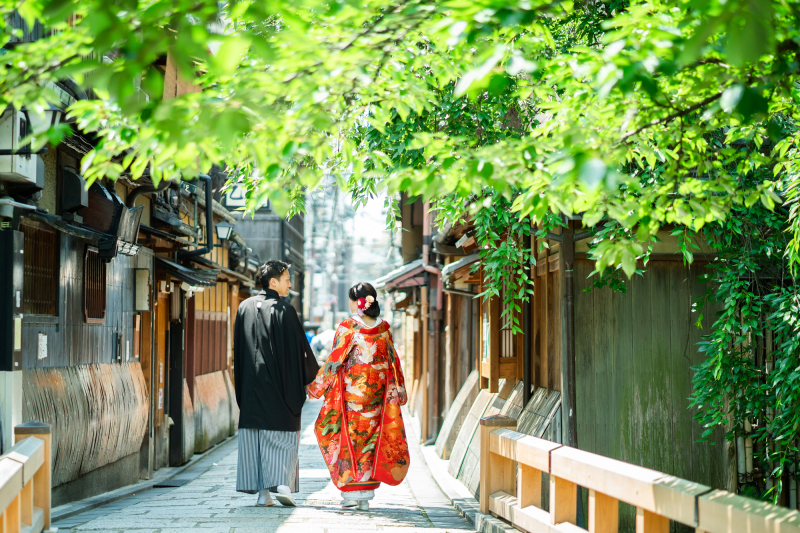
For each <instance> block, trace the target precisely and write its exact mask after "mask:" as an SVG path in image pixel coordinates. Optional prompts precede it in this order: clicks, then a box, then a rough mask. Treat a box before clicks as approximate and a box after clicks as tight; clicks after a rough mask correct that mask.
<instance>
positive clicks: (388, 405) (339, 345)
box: [308, 283, 409, 511]
mask: <svg viewBox="0 0 800 533" xmlns="http://www.w3.org/2000/svg"><path fill="white" fill-rule="evenodd" d="M348 296H349V297H350V310H351V311H352V312H353V316H352V317H351V318H348V319H346V320H344V321H342V323H341V324H339V328H338V329H337V330H336V336H335V337H334V340H333V350H332V351H331V354H330V356H329V357H328V361H327V362H326V363H325V366H324V367H323V368H321V369H320V371H319V373H318V374H317V379H316V380H315V381H314V382H313V383H312V384H311V385H309V387H308V392H309V395H310V396H312V397H314V398H320V397H322V396H325V404H324V406H323V407H322V410H321V411H320V413H319V417H318V418H317V423H316V425H315V426H314V432H315V433H316V435H317V441H318V442H319V447H320V450H321V451H322V456H323V457H324V459H325V464H327V465H328V470H329V471H330V474H331V479H332V480H333V484H334V485H336V487H338V488H339V490H341V491H342V496H343V498H344V501H342V507H345V508H349V507H358V508H359V509H360V510H362V511H365V510H367V509H369V500H371V499H372V498H374V497H375V489H377V488H378V487H379V486H380V484H381V483H386V484H388V485H398V484H400V483H401V482H402V481H403V479H404V478H405V476H406V473H407V472H408V466H409V454H408V443H407V442H406V432H405V427H404V426H403V417H402V415H401V413H400V406H401V405H405V403H406V401H407V399H408V398H407V395H406V390H405V382H404V380H403V371H402V370H401V368H400V361H399V360H398V358H397V353H396V352H395V349H394V344H393V343H392V335H391V333H390V332H389V329H390V327H389V324H388V323H387V322H385V321H382V320H381V319H380V305H378V301H377V296H378V295H377V293H376V292H375V288H374V287H373V286H372V285H370V284H369V283H359V284H357V285H354V286H353V287H351V288H350V291H349V293H348Z"/></svg>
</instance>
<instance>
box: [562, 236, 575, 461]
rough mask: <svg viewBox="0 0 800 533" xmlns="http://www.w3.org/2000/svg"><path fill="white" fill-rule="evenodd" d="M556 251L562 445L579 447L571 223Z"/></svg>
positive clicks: (573, 261)
mask: <svg viewBox="0 0 800 533" xmlns="http://www.w3.org/2000/svg"><path fill="white" fill-rule="evenodd" d="M561 236H562V242H561V251H560V252H559V254H558V255H559V261H560V262H559V269H560V270H561V276H559V279H560V284H561V285H560V287H559V294H560V296H561V301H562V302H563V305H562V306H561V413H562V415H561V418H562V429H561V433H562V439H563V440H562V442H563V443H564V445H566V446H571V447H573V448H577V447H578V423H577V416H578V413H577V405H576V403H577V402H576V395H575V394H576V393H575V309H574V306H575V302H574V298H575V295H574V289H575V287H574V284H573V268H574V264H575V234H574V229H573V227H572V222H571V221H567V227H565V228H563V229H562V232H561Z"/></svg>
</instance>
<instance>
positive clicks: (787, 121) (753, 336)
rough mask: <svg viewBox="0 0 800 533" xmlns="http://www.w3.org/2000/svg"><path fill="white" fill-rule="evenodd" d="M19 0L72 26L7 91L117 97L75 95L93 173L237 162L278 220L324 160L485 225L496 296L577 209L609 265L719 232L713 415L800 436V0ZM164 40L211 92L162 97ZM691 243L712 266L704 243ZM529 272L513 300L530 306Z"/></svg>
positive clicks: (27, 50)
mask: <svg viewBox="0 0 800 533" xmlns="http://www.w3.org/2000/svg"><path fill="white" fill-rule="evenodd" d="M1 5H2V10H3V13H4V14H9V13H11V12H12V11H13V10H16V11H18V12H19V14H20V15H21V16H22V17H24V18H25V19H26V20H27V21H28V24H29V25H32V24H33V23H34V21H35V20H39V21H42V22H43V23H44V24H45V25H46V26H47V27H48V28H49V29H51V30H52V31H51V32H50V33H49V34H48V35H49V36H47V37H46V38H45V39H43V40H40V41H38V42H35V43H26V44H17V45H13V44H11V43H10V41H11V40H12V37H13V35H14V34H15V32H17V33H19V31H18V30H13V29H12V28H11V27H10V26H9V24H8V21H7V20H6V19H5V17H4V19H3V20H6V22H0V26H2V29H3V32H2V35H3V39H4V41H3V44H4V45H6V53H5V55H4V65H5V69H4V71H3V74H2V76H0V105H2V106H9V105H10V106H14V107H17V108H21V107H23V106H25V107H27V108H28V109H30V110H33V111H34V112H37V111H40V110H41V109H43V106H44V104H45V102H46V101H48V100H53V99H54V95H53V94H52V92H51V90H50V89H48V85H47V82H54V81H57V80H60V79H64V78H65V77H67V76H70V77H72V78H74V79H75V80H77V81H78V82H79V83H81V84H82V85H84V86H85V87H91V88H93V90H94V92H95V94H96V95H98V96H99V97H100V98H98V99H91V100H81V101H79V102H77V103H75V104H74V105H73V106H72V108H71V109H70V112H71V115H72V116H73V117H74V118H75V119H76V120H77V125H78V127H79V128H80V129H81V130H83V131H84V132H87V133H93V134H95V135H97V136H98V138H99V139H100V143H99V144H98V146H97V148H96V149H95V150H94V151H93V152H91V153H90V154H89V155H88V156H87V157H86V158H85V159H84V161H83V171H84V173H85V175H86V176H87V177H88V178H89V179H96V178H99V177H111V178H116V177H118V176H120V175H122V174H129V175H131V176H132V177H133V178H134V179H135V178H137V177H139V176H140V175H141V174H142V172H143V171H144V170H145V168H150V169H151V175H152V176H153V179H155V180H159V179H162V178H173V177H176V176H183V177H186V178H191V177H193V176H195V175H197V174H198V173H200V172H205V171H207V170H208V169H209V168H210V166H211V165H213V164H217V165H220V166H222V167H223V168H225V169H227V171H228V172H229V175H230V176H231V181H235V182H238V183H239V184H240V185H241V186H243V187H245V189H246V190H247V191H248V199H249V206H250V208H253V207H255V206H256V205H258V204H260V203H263V202H264V201H265V200H267V199H269V200H271V201H272V203H273V205H275V206H277V207H278V208H279V209H284V210H291V209H292V208H297V207H298V206H301V205H302V193H303V191H304V190H307V189H308V188H313V187H316V186H317V184H318V183H319V179H320V176H322V175H323V174H325V173H332V174H334V175H336V176H337V177H338V179H339V182H340V184H341V185H342V187H343V188H346V189H348V190H349V191H350V192H351V194H353V196H354V197H355V198H356V200H357V201H365V200H366V199H367V198H369V197H370V196H371V195H373V194H374V193H375V192H377V191H378V190H379V189H382V188H384V187H388V188H389V190H390V191H391V192H392V193H396V192H399V191H405V192H406V193H408V194H410V195H422V196H424V197H426V198H428V199H431V200H433V201H434V202H435V204H436V206H437V207H438V208H439V212H440V214H441V216H442V217H444V218H449V219H451V220H456V219H459V218H461V217H463V216H465V215H467V214H470V213H471V214H473V215H475V218H474V219H475V221H476V224H477V228H478V231H479V235H480V237H481V241H482V243H483V244H484V245H485V246H484V251H483V252H482V253H483V254H484V263H485V264H486V265H494V266H493V267H492V268H490V270H493V271H494V272H495V273H496V275H495V276H493V283H494V285H491V284H490V287H489V290H490V292H492V293H493V294H497V293H498V290H499V284H500V283H501V282H503V281H504V280H505V281H508V280H509V279H510V278H509V277H508V276H506V277H505V278H504V277H503V276H504V275H503V274H502V273H503V272H508V271H509V270H510V272H511V273H512V274H514V275H516V279H517V280H520V279H521V280H523V282H524V279H525V278H524V275H525V274H524V269H520V264H522V263H525V262H528V261H530V260H532V257H533V252H532V251H531V250H529V249H527V248H526V245H525V239H519V238H518V237H519V236H520V235H522V236H525V235H528V234H529V233H530V231H531V223H532V222H535V223H537V224H543V227H544V228H545V229H546V228H552V227H554V226H555V225H558V224H559V223H560V219H559V217H558V216H557V215H560V214H574V213H580V214H582V217H583V222H584V224H585V225H586V226H587V227H598V226H597V224H598V223H599V222H601V221H602V222H603V226H602V230H599V231H598V232H597V233H596V234H595V235H594V237H595V238H594V240H593V242H592V253H593V254H594V257H595V258H596V259H597V265H598V270H599V271H604V270H605V272H606V274H605V275H606V276H608V272H609V271H610V272H611V277H612V278H614V276H616V273H618V272H620V271H623V272H624V273H625V274H627V275H628V276H631V275H634V273H635V272H636V264H637V259H643V258H644V259H646V258H647V253H648V248H649V245H650V244H651V243H652V242H653V239H654V238H655V236H656V235H657V233H658V231H659V230H660V229H663V228H664V227H671V228H673V231H675V232H676V233H677V234H679V235H680V236H681V238H682V242H684V243H688V242H691V239H689V238H688V237H689V236H690V235H692V234H694V233H700V234H703V235H705V236H706V238H707V240H708V242H709V243H711V244H712V245H713V246H714V247H715V250H716V251H717V252H718V254H719V256H720V261H719V263H718V264H717V265H716V268H715V270H714V273H713V275H712V276H711V279H712V280H713V281H715V282H716V283H718V285H717V287H718V290H716V292H715V291H714V290H712V291H710V295H709V298H710V300H711V301H712V302H715V303H716V304H721V305H722V306H723V308H724V311H723V313H722V314H721V315H720V318H719V320H718V323H717V325H716V327H715V331H714V334H713V335H712V336H711V337H709V338H708V339H707V354H708V364H707V365H705V366H704V367H703V368H700V369H698V373H697V377H696V380H695V385H696V394H695V398H694V399H695V403H696V405H697V407H698V408H700V419H701V422H702V423H703V424H704V425H705V426H706V427H707V428H709V430H710V429H711V428H713V427H715V426H718V425H724V424H728V427H729V428H732V429H731V432H732V433H731V434H733V433H734V432H737V431H742V428H744V427H745V421H748V420H755V419H757V418H758V419H763V420H765V422H764V423H763V424H762V425H761V426H760V427H761V428H762V431H761V433H760V438H762V439H764V442H766V443H770V442H774V441H775V439H776V438H778V437H780V439H783V441H787V442H788V441H790V440H792V439H793V438H794V437H796V434H797V431H798V425H797V424H798V422H796V418H797V415H796V413H798V412H800V395H799V396H798V397H797V398H795V394H794V393H793V392H792V391H793V390H794V388H789V389H786V383H787V381H786V380H789V381H792V380H796V379H798V375H800V370H798V369H800V358H799V356H798V353H797V352H798V347H797V343H796V342H795V343H794V344H793V343H792V342H790V339H791V338H794V339H796V338H797V335H798V333H800V326H799V325H798V324H797V318H796V317H797V316H798V312H797V309H798V305H799V304H798V302H799V301H800V299H799V298H800V297H798V291H797V289H796V283H795V278H794V272H795V265H797V264H798V262H800V217H798V210H799V209H800V208H798V205H800V178H799V177H798V176H800V168H798V165H800V158H798V140H800V133H798V128H797V126H796V123H797V120H798V103H800V91H798V88H797V76H798V68H800V59H799V58H798V51H799V50H800V24H799V23H798V22H800V21H798V15H800V11H799V10H798V4H796V3H794V2H791V1H789V0H682V1H678V2H668V1H665V0H653V1H650V2H644V1H621V0H607V1H593V0H587V1H585V2H571V1H559V0H521V1H510V0H400V1H391V2H390V1H387V0H347V1H345V0H326V1H319V0H305V1H300V2H281V1H266V2H258V1H251V0H231V1H230V2H228V3H227V4H224V5H223V6H222V7H221V8H220V7H219V5H218V3H217V2H216V1H211V0H192V1H188V0H170V1H165V0H142V1H138V0H115V1H112V2H108V1H100V0H80V1H78V0H25V1H24V2H22V3H19V2H16V1H15V2H12V1H9V0H2V4H1ZM167 55H168V56H169V57H170V61H174V62H175V64H176V65H177V67H178V69H179V71H180V73H181V75H182V77H183V78H184V79H186V80H191V81H192V82H193V83H196V84H197V85H198V86H199V87H200V88H201V89H202V91H199V92H194V93H191V94H185V95H182V96H179V97H176V98H170V99H163V98H162V92H163V86H164V75H163V71H162V70H161V69H160V68H158V66H157V64H158V63H159V61H162V62H163V58H164V57H165V56H167ZM140 88H141V90H140ZM143 95H144V96H143ZM37 133H39V135H37V139H36V142H37V143H38V144H43V143H45V142H47V141H50V142H58V140H59V139H60V138H61V137H62V136H63V135H65V134H68V128H66V127H62V128H60V129H57V130H55V131H49V132H47V134H46V135H42V134H41V133H42V132H37ZM509 213H514V215H513V216H510V215H509ZM732 215H733V216H732ZM389 218H390V219H391V218H393V217H392V216H391V214H390V217H389ZM540 231H544V230H540ZM759 239H760V240H759ZM683 253H684V256H685V258H686V260H687V261H691V260H692V253H693V250H692V249H691V247H690V246H689V245H684V246H683ZM764 254H766V258H764V257H763V256H764ZM609 267H611V268H609ZM764 272H768V273H769V274H768V275H766V274H764ZM754 273H758V275H754ZM512 277H513V276H512ZM756 278H757V279H756ZM523 282H517V283H518V285H516V286H514V287H512V290H511V291H510V294H512V296H513V295H517V296H523V297H524V295H525V294H526V289H525V284H524V283H523ZM607 282H609V279H608V278H606V279H605V280H601V282H600V284H605V283H607ZM611 282H612V286H615V287H617V288H621V286H622V285H623V282H622V281H621V279H612V280H611ZM755 301H758V302H760V303H759V305H762V304H763V308H762V307H759V308H758V309H755V308H754V307H753V305H754V303H753V302H755ZM787 317H788V318H787ZM765 320H768V321H769V322H770V324H771V326H770V327H771V328H772V331H774V332H776V333H775V334H776V335H777V337H775V339H784V341H785V342H784V343H783V344H780V346H782V348H781V349H780V350H776V351H775V353H776V354H778V355H776V357H778V359H779V361H778V360H777V359H776V360H773V361H772V363H770V364H774V366H773V367H772V368H775V369H780V371H781V372H782V373H781V374H780V376H782V377H781V379H780V380H777V381H776V380H773V381H771V382H770V384H769V385H767V384H766V383H765V384H764V386H763V387H761V386H759V387H760V388H758V390H754V389H752V388H751V387H750V386H749V385H748V383H749V382H750V381H749V380H750V378H751V377H752V376H754V375H757V374H758V373H759V372H760V371H761V370H759V369H766V366H767V360H766V359H765V358H764V357H762V358H761V359H759V356H758V355H757V353H756V352H758V350H759V349H760V348H758V346H760V344H759V342H758V338H760V337H763V336H764V331H765V328H763V327H761V326H759V327H755V326H754V324H755V325H757V324H762V323H764V321H765ZM793 336H794V337H793ZM770 338H771V339H772V337H770ZM770 342H772V340H771V341H770ZM762 352H763V350H762ZM777 375H778V374H776V376H777ZM784 377H785V378H786V379H783V378H784ZM795 388H798V389H800V387H795ZM736 398H738V399H741V401H738V400H735V399H736ZM756 399H757V401H756ZM751 400H752V401H751ZM791 413H795V414H794V415H791ZM748 423H749V422H748ZM765 446H767V448H764V449H768V446H769V445H765ZM782 449H783V450H788V448H787V447H784V448H782ZM786 453H788V452H786ZM768 456H769V453H766V454H765V457H766V459H765V460H768V459H769V457H768ZM787 456H788V455H787ZM773 459H774V458H773ZM773 459H769V460H773ZM771 464H772V463H771ZM781 464H783V463H781ZM778 477H780V476H778Z"/></svg>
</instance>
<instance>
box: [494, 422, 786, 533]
mask: <svg viewBox="0 0 800 533" xmlns="http://www.w3.org/2000/svg"><path fill="white" fill-rule="evenodd" d="M514 429H516V421H515V420H514V419H513V418H508V417H504V416H490V417H486V418H483V419H481V487H480V510H481V513H484V514H489V513H491V514H493V515H495V516H497V517H499V518H502V519H504V520H507V521H508V522H510V523H511V524H512V525H514V527H516V528H517V529H520V530H522V531H530V532H548V533H556V532H559V533H581V532H585V531H586V530H584V529H583V528H580V527H578V526H577V525H576V524H577V507H578V506H577V494H578V491H577V488H578V487H579V486H580V487H583V488H585V489H587V490H588V491H589V509H588V513H587V514H588V517H587V518H588V519H587V522H588V528H589V529H588V531H589V532H591V533H612V532H616V531H618V513H619V502H625V503H628V504H630V505H633V506H635V507H636V532H637V533H669V531H670V521H671V520H672V521H675V522H679V523H681V524H685V525H687V526H691V527H694V528H696V531H697V533H740V532H741V533H760V532H765V533H766V532H769V533H790V532H792V533H800V512H798V511H796V510H790V509H785V508H782V507H777V506H775V505H771V504H768V503H765V502H760V501H756V500H752V499H750V498H745V497H742V496H738V495H735V494H731V493H729V492H727V491H723V490H714V489H712V488H711V487H707V486H705V485H700V484H698V483H693V482H691V481H687V480H685V479H680V478H677V477H674V476H670V475H667V474H664V473H663V472H657V471H655V470H650V469H648V468H642V467H640V466H635V465H631V464H628V463H624V462H622V461H617V460H615V459H610V458H608V457H603V456H601V455H596V454H593V453H589V452H585V451H582V450H578V449H575V448H570V447H568V446H562V445H560V444H557V443H554V442H550V441H547V440H544V439H538V438H536V437H531V436H529V435H525V434H523V433H518V432H516V431H514ZM543 473H545V474H549V478H550V479H549V484H550V490H549V493H550V500H549V502H548V503H549V506H548V509H549V510H547V511H545V510H544V509H543V507H544V502H543V501H542V474H543Z"/></svg>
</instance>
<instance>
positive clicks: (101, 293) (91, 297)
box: [83, 246, 106, 324]
mask: <svg viewBox="0 0 800 533" xmlns="http://www.w3.org/2000/svg"><path fill="white" fill-rule="evenodd" d="M83 312H84V315H85V316H86V322H91V323H96V324H98V323H101V322H103V321H104V320H105V318H106V264H105V263H103V262H102V261H100V254H98V253H97V250H96V249H95V248H89V247H88V246H87V247H86V255H85V256H84V261H83Z"/></svg>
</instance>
